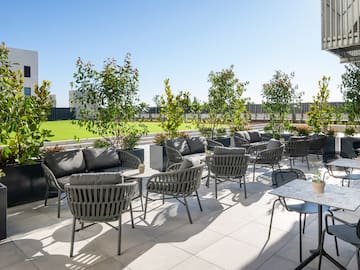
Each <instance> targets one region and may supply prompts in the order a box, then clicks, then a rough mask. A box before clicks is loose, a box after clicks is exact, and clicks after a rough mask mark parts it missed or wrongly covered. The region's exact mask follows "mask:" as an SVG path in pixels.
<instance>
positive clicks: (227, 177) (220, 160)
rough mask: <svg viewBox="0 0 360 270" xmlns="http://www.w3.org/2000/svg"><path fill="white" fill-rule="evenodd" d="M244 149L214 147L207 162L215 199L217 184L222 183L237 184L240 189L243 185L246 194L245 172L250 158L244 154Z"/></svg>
mask: <svg viewBox="0 0 360 270" xmlns="http://www.w3.org/2000/svg"><path fill="white" fill-rule="evenodd" d="M245 152H246V150H245V148H229V147H215V148H214V155H213V156H212V157H211V158H210V160H209V161H208V167H209V170H210V178H211V179H214V180H215V181H214V184H215V198H216V199H217V197H218V187H217V186H218V184H220V183H222V182H224V181H233V182H239V184H240V188H241V187H242V184H244V195H245V199H246V198H247V193H246V179H245V175H246V170H247V167H248V165H249V160H250V156H249V155H247V154H245Z"/></svg>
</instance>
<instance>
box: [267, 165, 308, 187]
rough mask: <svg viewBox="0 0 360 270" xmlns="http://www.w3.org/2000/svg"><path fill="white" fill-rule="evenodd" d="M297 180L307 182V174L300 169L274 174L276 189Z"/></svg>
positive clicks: (273, 179) (273, 181)
mask: <svg viewBox="0 0 360 270" xmlns="http://www.w3.org/2000/svg"><path fill="white" fill-rule="evenodd" d="M295 179H304V180H306V177H305V174H304V173H303V172H302V171H301V170H298V169H282V170H276V171H274V172H273V173H272V183H273V186H275V187H280V186H282V185H284V184H286V183H288V182H290V181H292V180H295Z"/></svg>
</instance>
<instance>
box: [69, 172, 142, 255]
mask: <svg viewBox="0 0 360 270" xmlns="http://www.w3.org/2000/svg"><path fill="white" fill-rule="evenodd" d="M86 177H87V176H86V175H84V178H86ZM136 186H137V183H136V182H128V183H122V184H110V185H108V184H104V185H102V184H91V185H89V184H88V185H74V184H66V185H65V190H66V194H67V201H68V204H69V208H70V211H71V213H72V215H73V224H72V233H71V246H70V257H72V256H73V250H74V239H75V232H78V231H80V230H83V229H85V228H87V227H89V226H91V225H93V224H95V223H94V222H105V223H106V224H108V225H109V226H111V227H112V228H114V229H116V230H117V231H118V249H117V254H118V255H120V253H121V224H122V213H124V212H125V211H127V210H128V208H130V210H131V200H132V198H133V197H134V194H135V188H136ZM130 213H131V216H132V211H130ZM76 220H78V221H80V222H81V224H82V226H81V228H79V229H76ZM131 220H133V217H131ZM111 221H118V222H119V223H118V226H117V227H115V226H113V225H111V224H109V223H108V222H111ZM84 222H92V224H90V225H87V226H83V224H84Z"/></svg>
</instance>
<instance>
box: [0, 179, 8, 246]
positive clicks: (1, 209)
mask: <svg viewBox="0 0 360 270" xmlns="http://www.w3.org/2000/svg"><path fill="white" fill-rule="evenodd" d="M6 237H7V187H6V186H5V185H3V184H1V183H0V240H2V239H5V238H6Z"/></svg>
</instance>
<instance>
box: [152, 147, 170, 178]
mask: <svg viewBox="0 0 360 270" xmlns="http://www.w3.org/2000/svg"><path fill="white" fill-rule="evenodd" d="M166 161H167V158H166V151H165V147H164V146H160V145H156V144H151V145H150V168H152V169H154V170H158V171H161V172H164V171H165V170H166Z"/></svg>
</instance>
